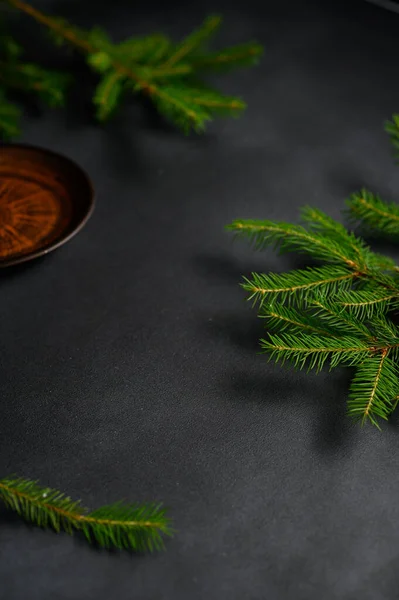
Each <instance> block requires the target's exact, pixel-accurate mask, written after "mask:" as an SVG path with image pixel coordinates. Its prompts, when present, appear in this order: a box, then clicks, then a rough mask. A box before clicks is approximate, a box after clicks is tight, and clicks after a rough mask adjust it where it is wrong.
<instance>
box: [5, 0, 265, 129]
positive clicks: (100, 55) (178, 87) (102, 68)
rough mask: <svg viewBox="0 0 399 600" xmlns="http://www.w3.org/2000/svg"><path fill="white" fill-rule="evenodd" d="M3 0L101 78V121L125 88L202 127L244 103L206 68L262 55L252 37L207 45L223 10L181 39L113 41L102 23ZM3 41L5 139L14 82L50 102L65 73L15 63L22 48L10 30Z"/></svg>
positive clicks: (177, 119) (61, 96)
mask: <svg viewBox="0 0 399 600" xmlns="http://www.w3.org/2000/svg"><path fill="white" fill-rule="evenodd" d="M1 1H2V2H3V4H6V5H8V7H11V8H13V9H14V10H16V11H19V12H21V13H23V14H24V15H26V16H28V17H30V18H31V19H33V20H34V21H35V22H36V23H38V24H39V25H41V26H43V27H44V28H45V29H46V31H47V32H48V33H49V34H50V36H51V38H52V39H53V41H54V42H55V43H56V44H57V45H60V46H63V45H68V46H70V47H72V48H73V49H75V50H77V51H78V52H80V53H81V54H82V55H83V56H84V58H85V60H86V63H87V65H88V66H89V68H90V69H91V70H93V71H94V72H95V73H96V74H97V76H98V78H99V82H98V84H97V87H96V89H95V90H94V94H93V103H94V105H95V110H96V117H97V119H98V120H99V121H101V122H104V121H106V120H108V119H109V118H110V117H111V116H112V115H113V114H114V113H115V111H116V110H117V109H118V108H119V107H120V106H121V104H122V102H123V100H124V99H125V97H126V96H127V95H129V94H136V95H137V94H139V95H142V96H146V97H147V98H149V99H150V100H151V101H152V102H153V104H154V105H155V107H156V108H157V110H158V111H159V112H160V113H161V114H162V115H163V116H164V117H166V118H167V119H168V120H169V121H171V122H172V123H173V124H174V125H176V126H177V127H179V128H180V129H181V130H182V131H183V132H184V133H188V132H189V131H191V130H194V131H197V132H201V131H203V130H204V128H205V125H206V123H207V122H208V121H210V120H212V119H213V118H214V117H215V116H219V115H220V116H233V117H234V116H237V115H239V114H240V113H241V112H242V111H243V110H244V108H245V102H244V101H243V100H242V99H241V98H237V97H232V96H226V95H225V94H223V93H221V92H219V91H218V90H216V89H215V88H213V87H210V86H208V85H206V84H205V83H204V81H203V80H202V77H203V75H204V74H205V73H208V72H209V73H211V72H227V71H229V70H231V69H232V68H236V67H241V66H248V65H253V64H256V63H257V61H258V59H259V57H260V55H261V53H262V48H261V46H260V45H259V44H257V43H254V42H250V43H247V44H240V45H237V46H232V47H230V48H224V49H221V50H219V51H210V50H209V49H208V45H209V42H210V40H211V38H212V37H213V36H214V35H215V33H216V32H217V30H218V29H219V27H220V25H221V17H220V16H210V17H208V18H207V19H206V20H205V21H204V23H203V24H202V26H201V27H200V28H198V29H197V30H195V31H194V32H193V33H191V34H190V35H188V36H187V37H186V38H185V39H183V40H182V41H181V42H180V43H175V42H173V41H172V40H171V39H170V38H168V37H167V36H165V35H163V34H151V35H148V36H144V37H133V38H128V39H126V40H123V41H122V42H118V43H115V42H113V41H112V40H111V39H110V37H109V36H108V34H107V32H106V31H104V30H102V29H100V28H99V27H93V28H92V29H89V30H85V29H82V28H79V27H76V26H74V25H72V24H71V23H69V22H68V21H67V20H65V19H63V18H58V17H52V16H49V15H47V14H44V13H43V12H41V11H39V10H38V9H36V8H34V7H33V6H32V5H30V4H28V3H26V2H24V1H23V0H0V2H1ZM5 39H6V41H7V47H4V44H3V45H2V46H3V48H0V50H2V54H1V55H0V59H1V61H2V63H1V64H2V66H1V65H0V73H1V75H0V92H1V93H2V95H0V134H1V135H2V137H3V138H10V137H11V136H13V135H15V133H16V132H17V131H18V127H17V118H18V113H17V112H16V111H15V110H14V112H13V113H12V114H9V106H10V101H9V100H7V98H6V92H7V91H8V90H9V89H13V88H18V89H20V90H21V89H22V90H25V91H27V92H31V91H35V92H37V93H39V95H40V96H41V98H42V99H43V100H45V101H47V103H48V104H50V105H51V106H55V105H62V104H63V103H64V101H65V84H66V82H67V81H68V78H67V77H65V76H64V75H63V74H60V73H57V72H54V71H49V70H46V69H43V68H42V67H39V66H38V65H33V64H24V63H22V62H20V61H19V55H20V54H21V52H20V46H19V45H18V44H17V42H16V41H15V40H14V38H13V37H10V35H7V36H6V38H5ZM10 49H11V51H12V52H11V55H10V52H9V50H10ZM7 103H8V104H7ZM3 105H4V106H3ZM1 115H3V119H1Z"/></svg>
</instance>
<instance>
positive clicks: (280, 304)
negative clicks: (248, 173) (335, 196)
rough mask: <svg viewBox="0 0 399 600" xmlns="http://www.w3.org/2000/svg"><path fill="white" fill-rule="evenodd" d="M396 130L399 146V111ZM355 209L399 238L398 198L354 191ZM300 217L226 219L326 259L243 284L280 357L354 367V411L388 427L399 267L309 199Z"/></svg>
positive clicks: (393, 394)
mask: <svg viewBox="0 0 399 600" xmlns="http://www.w3.org/2000/svg"><path fill="white" fill-rule="evenodd" d="M388 130H389V133H390V135H391V138H392V137H393V142H394V145H395V147H397V148H399V142H398V140H399V116H397V117H396V118H395V119H394V124H392V125H391V126H390V127H389V128H388ZM347 216H349V218H350V222H351V223H352V224H356V225H358V224H360V225H361V226H362V228H363V230H365V231H367V232H371V233H372V234H373V235H376V234H377V235H381V236H385V237H390V238H393V239H399V205H397V204H394V203H386V202H383V201H382V200H381V198H380V197H379V196H377V195H374V194H372V193H370V192H368V191H367V190H361V192H359V193H358V194H353V195H352V196H351V197H350V198H349V200H348V202H347ZM301 220H302V223H303V224H301V225H296V224H291V223H283V222H274V221H253V220H242V219H240V220H235V221H233V223H231V224H230V225H228V226H227V229H229V230H230V231H233V232H234V234H235V235H236V236H239V237H244V238H246V239H248V240H249V242H250V243H251V244H252V245H253V246H254V247H255V248H256V249H258V250H263V249H265V248H267V247H268V246H273V247H274V248H275V249H278V250H280V252H299V253H301V254H305V255H307V256H310V257H311V258H312V259H314V260H316V261H319V262H322V263H324V264H323V265H321V266H316V267H309V268H307V269H301V270H297V271H291V272H288V273H266V274H265V273H252V276H251V278H248V277H246V278H244V281H243V283H242V287H243V288H244V290H245V291H246V292H247V294H248V299H249V300H252V301H253V302H254V303H255V304H256V305H257V306H258V311H259V316H260V317H261V318H262V319H263V320H264V322H265V324H266V326H267V336H266V337H265V338H263V339H261V340H260V344H261V348H262V350H263V351H264V352H266V353H267V354H268V355H269V357H270V358H271V359H274V360H275V361H276V362H280V363H285V362H286V361H289V362H291V363H292V364H293V365H294V366H295V367H296V368H299V369H302V368H305V367H306V368H307V369H315V370H316V371H320V369H322V368H323V367H324V365H325V364H327V363H329V364H330V368H334V367H337V366H347V367H348V366H349V367H353V368H354V369H355V372H354V377H353V379H352V383H351V385H350V390H349V399H348V413H349V415H350V416H351V417H354V418H356V419H359V420H360V421H361V423H365V422H366V421H368V422H370V423H372V424H373V425H374V426H376V427H379V426H380V425H379V421H380V420H381V419H382V420H386V419H388V418H389V416H390V415H391V414H392V412H393V411H394V410H395V408H396V406H397V404H398V398H399V327H398V326H397V325H396V324H395V322H396V320H395V312H396V311H397V310H398V309H399V278H398V270H399V267H398V265H396V264H395V262H394V261H393V260H392V259H391V258H389V257H386V256H382V255H380V254H377V253H374V252H373V251H372V250H371V248H370V247H369V246H368V245H367V244H366V242H365V241H364V240H363V239H362V238H360V237H358V236H357V235H356V234H355V233H354V231H352V230H348V229H346V228H345V227H344V225H342V224H341V223H339V222H337V221H335V220H334V219H332V218H331V217H329V216H328V215H326V214H325V213H323V212H322V211H320V210H318V209H316V208H312V207H309V206H306V207H304V208H303V209H302V211H301Z"/></svg>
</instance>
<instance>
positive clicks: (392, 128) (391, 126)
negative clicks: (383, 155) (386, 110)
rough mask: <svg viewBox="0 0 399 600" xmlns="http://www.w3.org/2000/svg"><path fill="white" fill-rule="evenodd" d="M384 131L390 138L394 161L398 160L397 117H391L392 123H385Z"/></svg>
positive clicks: (398, 124)
mask: <svg viewBox="0 0 399 600" xmlns="http://www.w3.org/2000/svg"><path fill="white" fill-rule="evenodd" d="M385 131H386V132H387V133H388V134H389V136H390V138H391V143H392V145H393V148H394V156H395V158H396V159H399V115H397V114H396V115H392V121H386V123H385Z"/></svg>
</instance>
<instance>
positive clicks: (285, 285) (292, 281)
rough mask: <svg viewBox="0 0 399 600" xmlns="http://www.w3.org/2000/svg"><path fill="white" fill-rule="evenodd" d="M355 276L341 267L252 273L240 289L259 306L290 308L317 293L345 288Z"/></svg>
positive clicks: (327, 292) (326, 292)
mask: <svg viewBox="0 0 399 600" xmlns="http://www.w3.org/2000/svg"><path fill="white" fill-rule="evenodd" d="M356 276H357V274H356V273H354V272H351V271H349V270H348V269H345V268H342V267H337V266H328V267H318V268H317V267H313V268H308V269H301V270H297V271H289V272H288V273H269V274H258V273H252V279H247V278H244V283H243V284H242V287H243V288H244V290H246V291H247V292H249V299H250V300H254V302H259V304H260V305H263V303H265V302H267V303H274V302H276V301H278V302H287V303H289V304H290V303H292V302H299V301H301V300H307V299H308V296H309V293H313V292H314V291H315V290H316V289H317V290H318V291H320V292H321V293H323V294H329V293H332V292H334V291H336V290H337V289H341V290H342V289H345V288H348V286H350V284H351V283H352V282H353V280H354V279H355V277H356Z"/></svg>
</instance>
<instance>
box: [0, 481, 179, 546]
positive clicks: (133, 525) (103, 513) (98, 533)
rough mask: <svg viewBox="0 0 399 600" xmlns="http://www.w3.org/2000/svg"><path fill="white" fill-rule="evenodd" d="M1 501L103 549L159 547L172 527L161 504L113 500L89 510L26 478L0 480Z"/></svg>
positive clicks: (35, 520) (37, 521)
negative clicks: (112, 502) (110, 502)
mask: <svg viewBox="0 0 399 600" xmlns="http://www.w3.org/2000/svg"><path fill="white" fill-rule="evenodd" d="M0 502H2V503H3V504H4V505H5V506H6V507H7V508H9V509H11V510H13V511H15V512H16V513H18V514H19V515H20V516H21V517H23V518H24V519H26V520H27V521H29V522H31V523H34V524H35V525H38V526H40V527H51V528H52V529H54V530H55V531H56V532H59V531H65V532H66V533H68V534H70V535H72V534H73V533H74V532H75V533H76V532H80V533H82V534H83V535H84V536H85V538H86V539H87V541H88V542H90V543H96V544H98V545H100V546H102V547H105V548H119V549H128V550H135V551H146V550H149V551H152V550H160V549H162V548H163V546H164V537H165V536H171V535H172V534H173V529H172V527H171V522H170V519H169V518H168V517H167V515H166V510H165V509H164V508H162V506H160V505H153V504H143V505H130V504H124V503H121V502H119V503H116V504H112V505H109V506H104V507H102V508H99V509H97V510H95V511H89V510H88V509H86V508H85V507H83V506H82V504H81V503H80V502H79V501H73V500H71V499H70V498H69V497H68V496H65V495H64V494H62V493H61V492H59V491H57V490H53V489H50V488H47V487H41V486H39V485H38V484H37V483H36V482H34V481H30V480H28V479H22V478H13V477H6V478H4V479H0Z"/></svg>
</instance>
